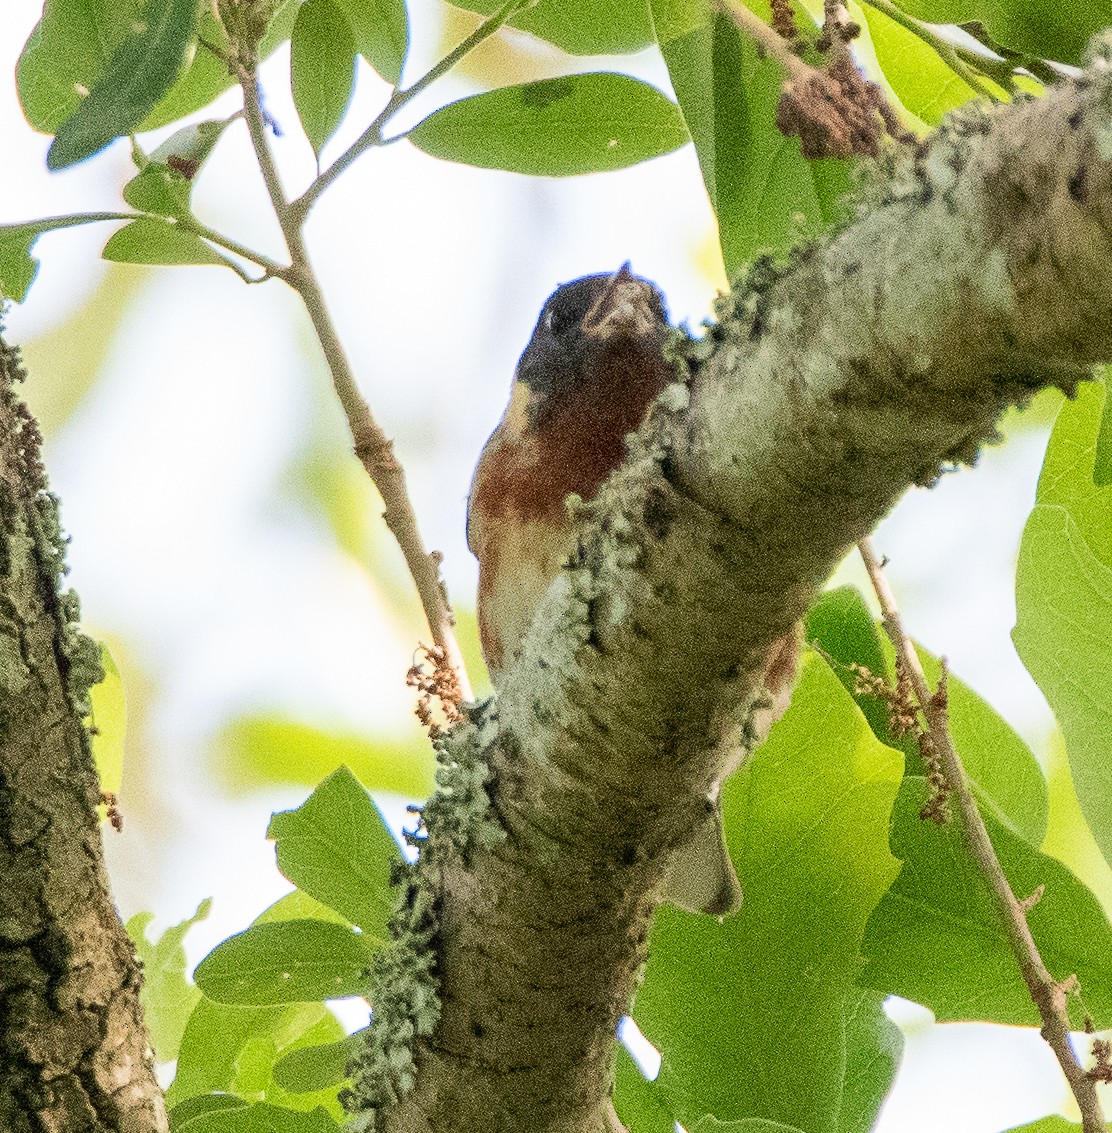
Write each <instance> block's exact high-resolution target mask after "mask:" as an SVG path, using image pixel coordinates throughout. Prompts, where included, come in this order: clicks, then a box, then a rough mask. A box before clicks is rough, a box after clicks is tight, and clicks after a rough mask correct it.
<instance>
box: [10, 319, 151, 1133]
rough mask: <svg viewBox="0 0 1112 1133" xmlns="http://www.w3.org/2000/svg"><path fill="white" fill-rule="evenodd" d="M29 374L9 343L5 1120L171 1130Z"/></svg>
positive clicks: (25, 1124)
mask: <svg viewBox="0 0 1112 1133" xmlns="http://www.w3.org/2000/svg"><path fill="white" fill-rule="evenodd" d="M21 377H22V370H21V367H20V363H19V358H18V355H17V354H16V352H15V351H13V350H11V349H10V348H9V347H8V346H6V345H5V344H4V343H3V341H2V340H0V1019H3V1021H4V1034H3V1045H2V1047H0V1128H2V1129H4V1130H5V1131H8V1133H40V1131H44V1130H78V1129H80V1130H87V1131H88V1133H124V1131H126V1133H163V1131H164V1130H165V1129H166V1107H165V1103H164V1102H163V1099H162V1092H161V1090H160V1089H159V1088H158V1083H157V1082H156V1081H155V1076H154V1067H153V1059H152V1054H151V1049H150V1040H149V1038H148V1037H147V1030H146V1026H145V1025H144V1022H143V1016H142V1012H141V1011H140V1007H139V987H140V983H141V975H140V967H139V963H138V961H137V960H136V958H135V950H134V948H133V947H132V945H131V941H130V940H129V939H128V937H127V934H126V933H125V932H124V929H123V926H122V925H121V924H120V921H119V917H118V916H117V914H116V909H115V906H114V905H113V903H112V898H111V896H110V895H109V892H108V882H107V878H106V876H105V872H104V861H103V851H102V847H101V841H100V830H99V827H98V823H97V815H96V806H97V802H98V799H99V788H98V784H97V776H96V771H95V770H94V768H93V761H92V755H91V751H90V746H89V735H88V732H87V731H86V729H85V725H84V717H85V716H86V715H87V714H88V712H89V704H88V693H89V686H90V684H91V683H93V682H94V681H95V680H99V679H100V675H101V672H100V651H99V648H98V647H97V646H96V644H95V643H93V642H92V641H90V640H89V639H88V638H86V637H84V636H82V635H81V634H80V632H79V631H78V629H77V626H76V619H77V599H76V597H75V596H74V594H73V593H72V592H71V591H67V592H64V593H63V592H62V591H61V590H60V588H59V584H60V582H61V578H62V573H63V568H64V560H63V551H64V541H63V539H62V536H61V532H60V531H59V529H58V514H57V503H56V501H55V499H54V497H53V496H51V495H50V494H49V493H48V492H47V490H46V481H45V475H44V472H43V468H42V464H41V461H40V457H39V434H38V427H37V426H36V424H35V422H34V419H33V418H32V417H31V415H30V414H29V413H28V411H27V410H26V408H25V407H24V406H23V404H22V403H21V402H20V401H19V399H18V398H17V396H16V394H15V391H14V388H13V386H14V383H15V381H16V380H18V379H19V378H21Z"/></svg>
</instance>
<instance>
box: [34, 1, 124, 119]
mask: <svg viewBox="0 0 1112 1133" xmlns="http://www.w3.org/2000/svg"><path fill="white" fill-rule="evenodd" d="M141 6H142V0H118V2H112V0H46V5H45V7H44V9H43V15H42V19H40V20H39V22H38V23H37V24H36V25H35V28H34V30H33V31H32V32H31V35H30V36H29V37H28V39H27V42H26V44H24V47H23V51H22V52H21V53H20V56H19V62H18V64H17V66H16V83H17V86H18V89H19V101H20V104H21V105H22V107H23V113H24V114H25V115H26V116H27V121H28V122H30V124H31V125H32V126H33V127H34V128H35V129H36V130H38V131H40V133H44V134H53V133H54V132H55V131H56V130H57V129H58V127H59V125H60V124H61V123H62V122H63V121H64V120H65V119H66V118H68V117H69V116H70V115H71V114H73V112H74V111H75V110H76V109H77V108H78V106H80V105H81V94H80V93H79V92H80V91H82V90H85V91H87V90H89V89H90V88H91V87H92V86H93V83H94V82H95V80H96V79H98V78H99V77H100V75H101V74H102V73H103V71H104V69H105V67H106V66H107V64H108V61H109V59H111V58H112V54H113V52H114V51H115V50H116V48H117V47H118V46H119V44H120V43H122V42H123V40H124V39H125V38H126V37H127V35H128V34H129V32H130V30H131V27H132V24H133V23H134V22H135V20H136V19H137V17H138V15H139V12H140V10H141Z"/></svg>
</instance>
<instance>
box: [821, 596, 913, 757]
mask: <svg viewBox="0 0 1112 1133" xmlns="http://www.w3.org/2000/svg"><path fill="white" fill-rule="evenodd" d="M804 634H805V636H806V639H807V642H808V644H809V645H813V646H815V647H816V648H817V649H819V650H821V651H822V653H824V654H825V655H826V657H828V658H829V660H830V662H831V664H832V666H833V669H834V672H835V674H836V675H837V677H838V680H840V681H841V682H842V686H843V688H845V690H846V692H848V693H849V694H850V695H851V696H852V697H853V698H854V700H856V701H857V707H858V708H860V709H861V711H862V712H863V713H864V715H865V719H866V720H868V721H869V727H870V728H872V730H873V735H875V736H876V738H877V739H878V740H880V742H881V743H884V744H888V745H889V746H890V747H898V746H900V745H899V744H897V743H896V742H894V738H893V736H892V735H891V733H890V731H889V728H888V708H887V706H886V704H885V702H884V700H883V699H882V698H881V697H879V696H873V695H872V694H870V693H858V692H857V691H856V688H857V683H858V677H857V674H856V673H854V671H853V670H852V669H851V668H850V666H851V665H860V666H862V667H863V668H865V669H867V670H868V671H869V672H870V673H871V674H872V675H873V676H875V677H880V678H882V679H883V680H886V681H887V680H889V675H888V661H887V659H886V657H885V655H884V650H883V648H881V644H880V634H879V633H878V631H877V627H876V625H875V623H874V622H873V615H872V614H871V613H870V611H869V607H868V606H867V605H866V604H865V599H864V598H862V597H861V594H860V592H859V591H858V590H857V589H856V588H854V587H852V586H839V587H837V589H835V590H827V591H825V592H824V593H822V594H820V595H819V596H818V598H817V599H816V600H815V601H814V602H813V603H812V605H811V608H810V609H809V610H808V611H807V620H806V624H805V629H804ZM908 751H910V747H909V748H908Z"/></svg>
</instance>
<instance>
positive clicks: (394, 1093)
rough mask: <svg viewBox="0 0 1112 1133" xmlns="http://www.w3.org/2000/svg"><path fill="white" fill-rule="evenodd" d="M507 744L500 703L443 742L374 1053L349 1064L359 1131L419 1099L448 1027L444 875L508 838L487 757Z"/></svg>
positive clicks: (406, 886)
mask: <svg viewBox="0 0 1112 1133" xmlns="http://www.w3.org/2000/svg"><path fill="white" fill-rule="evenodd" d="M497 736H498V722H497V716H496V714H495V710H494V702H493V701H492V700H487V701H485V702H483V703H482V704H478V705H474V706H473V707H471V708H470V709H469V710H468V714H467V719H466V720H465V722H464V723H462V724H460V725H459V726H457V727H456V728H454V729H453V730H452V731H451V732H449V733H448V734H447V735H445V736H443V737H441V738H438V739H437V740H436V741H435V747H436V752H437V771H436V791H435V793H434V794H433V796H432V798H431V799H429V801H428V802H427V803H426V804H425V805H424V807H422V808H414V809H415V810H416V811H417V812H418V813H419V814H420V821H419V824H418V827H417V829H416V830H415V831H414V832H412V833H409V832H407V834H406V838H407V840H408V842H409V843H410V845H411V846H413V847H414V848H416V849H417V851H418V857H417V860H416V861H415V862H412V863H401V864H399V865H398V867H397V873H396V876H395V878H394V879H393V880H394V882H395V884H396V885H397V886H398V887H399V898H398V904H397V906H396V908H395V910H394V914H393V916H392V917H391V919H390V926H389V927H390V936H391V943H390V945H389V946H388V947H387V948H385V949H383V950H382V951H381V952H379V953H378V955H377V956H376V957H375V961H374V966H373V969H372V989H373V990H372V995H371V1002H372V1004H373V1014H372V1018H371V1024H370V1026H369V1027H368V1028H367V1029H366V1032H365V1036H366V1046H365V1049H364V1050H363V1051H361V1052H360V1053H359V1054H358V1055H357V1056H356V1057H355V1058H354V1059H353V1060H352V1062H351V1063H350V1064H349V1067H348V1071H349V1073H350V1075H351V1077H352V1084H351V1086H350V1087H349V1088H348V1089H347V1090H346V1091H344V1094H343V1095H342V1098H341V1100H342V1102H343V1105H344V1107H345V1108H346V1109H347V1110H348V1111H349V1112H350V1113H351V1114H352V1120H351V1122H350V1126H349V1127H350V1128H352V1129H356V1130H367V1129H373V1128H374V1126H375V1114H376V1112H377V1111H378V1110H381V1109H383V1108H384V1107H386V1106H389V1105H393V1104H396V1103H397V1102H399V1101H400V1100H401V1099H402V1098H404V1097H405V1095H406V1094H408V1093H409V1092H410V1090H412V1089H413V1086H414V1084H415V1083H416V1080H417V1062H416V1043H417V1040H418V1039H420V1038H422V1037H425V1036H428V1035H431V1034H432V1032H433V1030H434V1029H435V1027H436V1024H437V1022H438V1021H439V1018H440V986H439V978H438V974H437V971H436V944H437V936H438V933H439V930H440V920H439V907H440V892H441V886H442V883H443V876H444V868H445V867H446V866H447V865H448V864H449V863H450V862H457V861H458V862H463V863H466V862H467V861H468V860H469V859H470V856H471V854H472V852H473V850H474V849H475V848H476V847H479V846H491V845H494V844H495V843H497V842H499V841H501V840H502V839H503V838H504V837H505V832H504V831H503V829H502V827H501V826H500V825H499V823H498V821H497V819H496V818H495V816H494V811H493V808H492V807H491V802H490V796H489V794H488V793H487V784H488V783H489V781H490V767H489V764H488V762H487V760H486V758H485V754H484V753H485V752H486V751H487V749H488V748H489V746H490V745H491V744H492V743H493V742H494V741H495V739H496V737H497Z"/></svg>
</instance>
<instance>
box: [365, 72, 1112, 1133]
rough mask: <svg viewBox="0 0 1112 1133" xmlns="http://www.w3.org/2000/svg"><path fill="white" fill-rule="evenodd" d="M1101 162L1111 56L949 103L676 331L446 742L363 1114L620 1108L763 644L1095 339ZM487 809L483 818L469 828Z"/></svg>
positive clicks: (609, 1118)
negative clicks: (402, 1061) (664, 377)
mask: <svg viewBox="0 0 1112 1133" xmlns="http://www.w3.org/2000/svg"><path fill="white" fill-rule="evenodd" d="M1110 158H1112V72H1110V67H1109V55H1108V53H1107V51H1105V52H1104V53H1103V54H1100V55H1099V57H1098V58H1096V59H1095V60H1094V61H1092V62H1091V63H1090V65H1089V67H1088V70H1087V71H1086V72H1085V74H1084V75H1083V77H1082V78H1080V79H1078V80H1077V81H1074V82H1070V83H1067V84H1063V85H1062V86H1061V87H1059V88H1057V89H1054V90H1051V91H1049V92H1048V94H1047V95H1046V97H1045V98H1043V99H1041V100H1039V101H1023V100H1018V101H1017V102H1015V103H1013V104H1012V105H1010V106H1008V107H1004V108H1000V109H997V110H994V111H991V112H990V111H985V110H981V109H978V108H972V109H969V110H966V111H964V112H962V113H960V114H959V115H957V116H955V117H953V118H951V119H950V121H949V122H948V124H947V125H946V126H945V127H944V128H943V129H942V130H941V131H940V132H939V133H938V135H937V136H936V137H935V138H934V139H933V140H932V142H931V143H930V144H929V145H928V146H925V147H923V148H922V149H921V150H919V151H917V152H916V153H915V154H913V155H910V156H908V157H906V158H903V159H900V160H899V161H898V162H897V163H896V164H895V165H894V166H893V167H892V168H891V169H889V170H888V171H887V172H886V173H884V174H883V175H878V177H877V182H876V185H875V187H874V188H873V189H872V191H871V193H870V194H869V199H868V200H867V201H866V202H865V203H863V204H862V205H861V207H860V210H859V213H858V216H857V218H856V219H855V220H854V221H853V222H852V223H849V224H847V225H846V226H845V227H844V228H843V229H842V230H841V231H840V232H839V233H838V234H836V235H835V236H834V237H832V238H831V239H829V240H828V241H826V242H823V243H821V244H817V245H814V246H812V247H810V248H808V249H806V250H804V251H802V252H800V253H799V254H798V255H796V256H795V257H794V259H793V261H792V262H791V263H790V264H789V265H788V266H787V267H785V268H784V269H777V268H774V267H772V266H770V265H768V264H765V263H759V264H758V265H756V266H755V267H754V268H753V269H752V270H751V272H750V274H749V277H748V279H746V280H742V281H740V282H739V283H738V284H737V285H736V286H735V289H734V291H733V292H732V293H731V295H730V296H728V297H727V298H726V299H724V300H723V301H722V302H721V303H720V305H719V310H718V322H717V324H716V325H715V326H714V327H713V328H712V329H711V330H710V332H709V333H708V335H707V337H706V338H705V339H704V340H703V341H702V342H700V343H688V344H687V345H686V346H684V347H683V348H682V351H681V352H682V353H683V355H684V357H683V365H682V367H681V368H682V369H683V371H684V376H685V378H686V381H685V383H684V384H677V385H675V386H672V387H671V388H670V389H669V390H667V391H666V393H665V394H664V395H663V397H662V399H661V401H660V402H659V403H658V405H657V407H656V409H655V412H654V415H653V417H652V418H651V420H650V423H649V424H648V425H647V426H646V427H645V429H643V430H642V433H641V434H640V435H639V437H638V438H637V439H636V441H635V442H634V443H632V444H631V450H630V456H629V460H628V461H627V464H626V465H625V466H624V467H623V468H622V469H621V470H619V472H618V473H617V474H615V476H614V477H613V478H612V479H611V481H610V482H609V484H608V485H607V486H606V487H605V488H604V489H603V491H602V493H601V494H600V496H599V498H598V499H597V500H596V501H595V502H594V503H592V504H591V505H590V506H589V507H581V508H580V509H579V510H580V512H581V515H580V523H579V538H578V546H577V549H576V551H575V553H574V554H573V556H572V559H571V562H570V563H569V566H568V569H567V570H565V571H564V572H563V574H562V575H561V577H560V578H559V579H558V580H557V581H556V582H555V583H554V584H553V587H552V589H551V590H550V592H549V595H548V598H547V600H546V602H545V604H544V605H543V606H542V608H541V611H540V613H539V615H538V618H537V620H536V622H535V623H534V626H533V628H532V630H531V632H530V634H529V635H528V637H527V639H526V642H525V648H524V655H523V656H522V658H521V659H520V661H519V663H517V664H516V665H515V666H514V668H513V669H512V670H511V672H510V673H509V674H508V675H507V677H506V679H505V683H504V689H503V692H502V694H501V696H500V697H499V699H498V702H497V704H496V706H495V707H494V710H493V711H494V712H495V713H496V720H494V721H492V720H491V719H490V718H488V717H487V716H486V715H484V716H483V717H482V719H481V720H477V721H476V723H475V724H474V725H473V726H472V727H471V728H469V729H467V730H465V731H462V732H460V733H457V734H456V735H455V736H454V737H453V738H452V740H451V741H450V743H449V746H448V751H447V757H448V758H447V763H448V765H449V766H450V767H454V768H455V770H453V771H451V772H446V773H445V775H446V778H445V780H444V783H445V786H446V787H447V790H446V791H445V792H442V795H441V796H440V799H439V801H437V802H436V805H435V807H434V812H433V815H430V818H429V827H430V833H429V840H428V843H427V851H428V852H427V853H426V854H425V855H424V857H425V860H426V865H425V866H423V867H422V868H421V871H419V880H418V888H420V886H422V885H423V886H424V887H425V891H426V893H427V894H430V895H432V896H434V897H435V898H436V899H437V900H438V901H439V909H440V913H439V915H440V930H439V938H438V954H437V962H438V972H439V976H440V993H441V998H442V1001H443V1013H442V1016H441V1018H440V1022H439V1025H438V1026H437V1027H436V1029H435V1032H434V1033H432V1034H431V1035H430V1036H429V1037H428V1038H427V1039H425V1040H422V1041H420V1042H419V1043H417V1045H416V1050H415V1057H416V1064H415V1065H416V1086H415V1088H413V1089H412V1091H410V1092H408V1093H406V1092H405V1089H404V1087H405V1086H406V1085H407V1084H408V1083H407V1082H404V1081H402V1079H400V1078H395V1079H394V1087H395V1088H394V1089H393V1091H392V1090H391V1088H389V1083H388V1084H387V1087H383V1085H382V1078H383V1075H386V1076H387V1077H388V1076H389V1074H390V1073H391V1071H390V1068H389V1065H387V1064H386V1062H384V1060H383V1059H381V1058H379V1059H377V1060H376V1058H374V1057H368V1059H367V1060H365V1062H364V1065H363V1066H362V1067H361V1068H360V1070H359V1073H358V1074H357V1077H356V1083H355V1094H354V1100H355V1102H356V1104H357V1105H358V1104H360V1102H362V1104H364V1105H366V1104H369V1103H370V1102H371V1101H372V1100H373V1099H375V1098H377V1099H379V1100H380V1101H381V1100H382V1099H383V1098H389V1097H390V1096H391V1093H392V1092H393V1093H396V1094H399V1095H400V1094H405V1096H404V1097H401V1098H400V1100H398V1101H397V1102H396V1104H392V1105H387V1106H386V1107H385V1110H384V1112H383V1113H382V1114H381V1115H380V1127H381V1128H385V1129H388V1130H405V1131H410V1130H435V1131H439V1130H447V1129H451V1130H452V1131H453V1133H465V1131H469V1130H475V1131H478V1130H484V1131H499V1130H511V1129H513V1130H519V1129H530V1130H532V1131H545V1133H557V1131H558V1133H572V1131H574V1133H609V1131H612V1130H614V1129H615V1128H618V1127H619V1126H618V1123H617V1119H616V1117H615V1116H614V1113H613V1109H612V1107H611V1105H610V1102H609V1080H610V1079H609V1073H610V1065H611V1057H612V1051H613V1045H614V1030H615V1025H616V1023H617V1021H618V1018H619V1016H620V1015H621V1014H622V1012H623V1011H625V1010H626V1009H627V1007H628V1005H629V1002H630V1000H631V997H632V994H633V990H634V986H635V982H636V974H637V971H638V969H639V967H640V965H641V963H642V962H643V960H644V958H645V956H644V952H645V940H646V936H647V933H648V927H649V922H650V917H651V912H652V907H653V903H654V901H655V889H656V887H657V886H658V884H659V882H660V879H661V877H662V876H663V874H664V872H665V867H666V864H667V860H668V856H669V854H670V853H671V852H672V851H673V850H674V848H675V847H676V846H677V845H679V844H681V843H682V842H683V840H684V838H685V835H686V833H687V832H688V831H690V830H691V829H692V827H693V826H694V823H695V819H696V817H697V816H698V815H699V814H700V813H701V812H702V808H703V807H705V805H706V803H705V799H706V795H707V792H708V790H710V789H711V788H712V786H713V784H714V783H715V782H716V780H717V779H718V778H719V777H720V775H721V774H722V773H723V771H724V770H727V769H728V768H729V766H730V764H731V762H732V760H733V759H734V758H736V755H734V754H732V753H736V752H737V750H738V748H739V746H741V745H743V744H744V743H745V742H746V741H750V740H751V739H752V731H751V726H749V727H747V725H751V719H752V713H753V711H754V708H756V707H758V706H759V704H760V703H761V701H760V697H761V692H762V684H763V679H764V672H765V667H766V664H767V661H768V659H769V656H770V650H772V649H773V648H774V647H775V643H776V642H777V641H778V640H779V639H781V638H782V636H783V635H784V634H785V633H786V632H787V631H788V630H789V628H790V627H791V626H792V624H793V622H795V621H796V620H797V619H798V618H799V617H800V616H801V615H802V614H803V612H804V610H805V609H806V606H807V604H808V601H809V600H810V598H811V597H812V595H813V594H814V593H815V591H816V590H817V588H819V587H820V586H821V585H822V583H823V581H824V580H825V579H826V577H827V576H828V575H829V573H830V572H831V570H832V569H833V568H834V567H835V565H836V564H837V563H838V561H839V560H840V559H841V557H842V556H843V555H844V554H845V552H846V551H847V550H848V549H849V548H850V547H851V546H852V545H853V544H854V543H855V542H856V541H858V540H859V539H861V538H862V537H863V536H865V535H866V534H867V533H868V532H869V530H870V529H871V528H872V527H873V525H874V524H875V523H876V522H877V521H878V520H879V519H880V518H881V517H882V516H883V515H884V514H885V513H886V512H887V511H888V510H889V508H891V506H892V505H893V504H894V503H895V501H896V500H897V499H898V498H899V497H900V495H901V494H902V493H903V492H904V491H905V490H906V489H907V488H908V487H909V486H910V485H912V484H925V483H930V482H932V481H933V480H934V479H935V477H936V476H937V475H938V474H939V472H940V470H941V469H943V468H944V467H946V466H948V465H951V464H955V463H962V462H971V461H972V460H973V459H974V458H975V457H976V454H977V451H978V449H979V447H980V446H981V445H982V444H984V443H985V442H986V441H990V440H992V439H993V438H994V436H995V422H996V420H997V418H998V417H999V415H1000V414H1001V413H1002V412H1003V411H1004V410H1005V409H1006V408H1007V407H1008V406H1010V405H1015V404H1020V405H1022V404H1024V403H1025V402H1026V401H1027V400H1028V399H1029V398H1030V397H1031V395H1032V394H1033V393H1034V392H1035V391H1037V390H1038V389H1041V388H1043V387H1045V386H1057V387H1058V388H1061V389H1064V390H1066V391H1067V392H1072V390H1073V389H1074V388H1075V386H1076V384H1077V382H1078V381H1079V380H1081V379H1083V378H1085V377H1087V376H1088V374H1089V367H1090V365H1091V364H1092V363H1094V362H1097V361H1099V360H1104V359H1109V358H1112V254H1110V253H1112V247H1110V243H1112V187H1110V182H1112V166H1110V163H1109V159H1110ZM461 768H463V769H470V770H469V774H471V775H472V786H471V787H470V788H469V789H468V790H467V791H457V788H456V787H455V786H454V784H456V783H457V782H458V779H457V778H455V776H457V775H458V773H459V769H461ZM486 769H489V772H490V776H489V780H488V785H487V788H486V789H487V791H488V792H489V795H490V800H491V806H492V814H491V815H488V816H487V817H486V818H482V817H481V816H480V815H479V811H478V807H477V805H476V799H477V797H478V795H477V793H476V791H475V789H474V783H473V779H474V775H475V774H479V773H481V772H483V771H485V770H486ZM453 791H457V793H458V795H459V797H460V798H463V799H465V800H466V801H467V807H463V808H462V810H461V812H460V813H459V814H457V815H456V816H455V818H453V819H451V821H449V820H448V818H447V817H446V814H448V813H449V809H448V808H450V806H451V802H452V792H453ZM492 816H493V817H494V818H496V819H497V821H498V823H499V824H500V826H501V828H502V829H503V831H504V833H505V837H504V839H503V840H502V841H500V842H499V841H494V840H492V839H490V838H477V839H470V840H469V839H468V838H466V837H461V834H460V827H461V825H465V824H466V822H468V821H472V822H475V823H478V824H479V827H481V828H484V829H485V826H484V824H489V822H490V821H491V817H492ZM434 817H435V821H434ZM453 823H454V825H453ZM383 994H384V995H388V994H389V992H387V991H386V990H385V989H384V992H383ZM399 994H405V993H404V991H403V992H401V993H399ZM378 1013H379V1001H377V1000H376V1020H377V1019H378V1018H379V1014H378ZM381 1017H382V1018H383V1019H386V1018H388V1017H390V1012H389V1011H386V1010H383V1012H382V1016H381ZM395 1017H396V1016H395ZM371 1033H372V1050H373V1047H374V1043H375V1042H379V1043H381V1039H382V1035H381V1033H380V1034H379V1036H378V1037H377V1038H376V1037H375V1026H374V1024H373V1025H372V1032H371ZM391 1064H392V1065H396V1064H397V1060H396V1059H395V1060H394V1061H393V1062H392V1063H391ZM407 1073H408V1071H407ZM376 1076H377V1078H376ZM399 1083H401V1085H400V1086H399Z"/></svg>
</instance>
